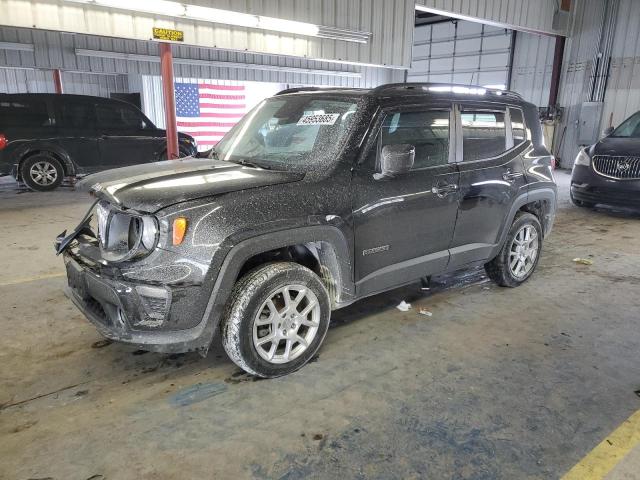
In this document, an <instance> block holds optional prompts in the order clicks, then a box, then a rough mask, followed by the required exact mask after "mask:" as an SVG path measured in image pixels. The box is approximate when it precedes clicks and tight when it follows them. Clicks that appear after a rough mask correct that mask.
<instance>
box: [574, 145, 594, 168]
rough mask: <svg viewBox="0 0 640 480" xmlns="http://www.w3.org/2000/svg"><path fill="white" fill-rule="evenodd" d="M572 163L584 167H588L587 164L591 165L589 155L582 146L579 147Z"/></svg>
mask: <svg viewBox="0 0 640 480" xmlns="http://www.w3.org/2000/svg"><path fill="white" fill-rule="evenodd" d="M574 165H584V166H585V167H588V166H589V165H591V158H590V157H589V155H588V154H587V151H586V150H585V149H584V148H581V149H580V151H579V152H578V156H577V157H576V161H575V162H574Z"/></svg>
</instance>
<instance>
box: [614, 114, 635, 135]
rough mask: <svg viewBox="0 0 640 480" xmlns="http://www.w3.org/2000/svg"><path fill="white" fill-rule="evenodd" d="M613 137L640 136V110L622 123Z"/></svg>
mask: <svg viewBox="0 0 640 480" xmlns="http://www.w3.org/2000/svg"><path fill="white" fill-rule="evenodd" d="M611 136H612V137H625V138H640V112H636V113H634V114H633V115H631V116H630V117H629V118H627V119H626V120H625V121H624V122H622V123H621V124H620V126H619V127H618V128H616V129H615V130H614V131H613V133H612V134H611Z"/></svg>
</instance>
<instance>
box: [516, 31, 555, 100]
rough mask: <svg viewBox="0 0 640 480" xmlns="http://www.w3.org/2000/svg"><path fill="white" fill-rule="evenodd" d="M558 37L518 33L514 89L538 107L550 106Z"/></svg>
mask: <svg viewBox="0 0 640 480" xmlns="http://www.w3.org/2000/svg"><path fill="white" fill-rule="evenodd" d="M555 42H556V40H555V38H554V37H550V36H548V35H536V34H534V33H525V32H517V33H516V36H515V47H514V53H513V70H512V73H511V90H513V91H515V92H518V93H519V94H520V95H522V97H523V98H524V99H525V100H527V101H529V102H531V103H533V104H534V105H536V106H538V107H546V106H547V105H548V104H549V93H550V89H551V73H552V71H553V55H554V50H555Z"/></svg>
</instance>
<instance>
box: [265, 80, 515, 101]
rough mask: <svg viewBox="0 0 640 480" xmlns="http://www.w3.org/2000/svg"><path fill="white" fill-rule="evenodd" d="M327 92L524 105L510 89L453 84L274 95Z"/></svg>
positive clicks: (327, 90)
mask: <svg viewBox="0 0 640 480" xmlns="http://www.w3.org/2000/svg"><path fill="white" fill-rule="evenodd" d="M313 93H316V94H317V93H326V94H332V95H345V96H349V97H361V96H369V97H374V98H376V99H378V100H382V99H388V100H394V99H398V100H399V99H406V98H407V97H413V98H415V97H418V96H422V97H428V98H432V99H437V98H443V99H444V98H446V99H449V100H451V99H455V100H467V101H469V100H490V101H493V102H499V101H504V102H505V103H526V102H525V101H524V100H523V99H522V97H521V96H520V94H518V93H516V92H512V91H510V90H500V89H496V88H488V87H482V86H479V85H462V84H455V83H388V84H384V85H380V86H378V87H375V88H349V87H346V88H343V87H327V88H325V87H299V88H288V89H286V90H282V91H281V92H278V93H277V94H276V95H288V94H313Z"/></svg>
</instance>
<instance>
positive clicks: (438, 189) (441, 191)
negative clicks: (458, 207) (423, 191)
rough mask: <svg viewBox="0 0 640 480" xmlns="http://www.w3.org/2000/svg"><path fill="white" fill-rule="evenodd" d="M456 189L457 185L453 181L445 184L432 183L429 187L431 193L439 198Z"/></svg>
mask: <svg viewBox="0 0 640 480" xmlns="http://www.w3.org/2000/svg"><path fill="white" fill-rule="evenodd" d="M457 191H458V185H456V184H455V183H448V184H446V185H434V186H433V187H432V188H431V193H433V194H434V195H437V196H438V197H440V198H444V197H446V196H447V195H449V194H450V193H454V192H457Z"/></svg>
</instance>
